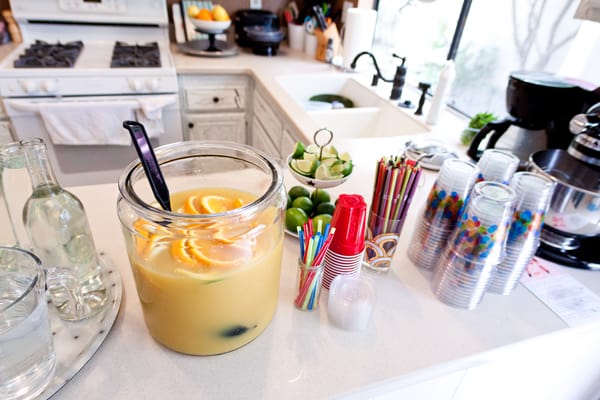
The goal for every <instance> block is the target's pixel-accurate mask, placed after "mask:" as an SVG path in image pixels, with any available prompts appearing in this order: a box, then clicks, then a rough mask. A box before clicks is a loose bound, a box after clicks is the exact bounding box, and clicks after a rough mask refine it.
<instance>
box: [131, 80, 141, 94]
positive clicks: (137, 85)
mask: <svg viewBox="0 0 600 400" xmlns="http://www.w3.org/2000/svg"><path fill="white" fill-rule="evenodd" d="M129 87H130V88H131V90H133V91H134V92H139V91H141V90H142V87H143V85H142V81H140V80H139V79H130V80H129Z"/></svg>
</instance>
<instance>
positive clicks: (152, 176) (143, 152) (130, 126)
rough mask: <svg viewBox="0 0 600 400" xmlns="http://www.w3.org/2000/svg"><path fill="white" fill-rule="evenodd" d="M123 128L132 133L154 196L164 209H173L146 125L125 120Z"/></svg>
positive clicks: (134, 144) (132, 138)
mask: <svg viewBox="0 0 600 400" xmlns="http://www.w3.org/2000/svg"><path fill="white" fill-rule="evenodd" d="M123 128H125V129H127V130H128V131H129V134H130V135H131V140H132V141H133V146H134V147H135V150H136V151H137V153H138V157H139V158H140V161H141V162H142V166H143V167H144V171H145V172H146V176H147V177H148V181H149V182H150V187H151V188H152V193H154V197H155V198H156V200H157V201H158V203H159V204H160V206H161V207H162V208H163V209H165V210H167V211H171V199H170V195H169V188H168V187H167V183H166V182H165V178H164V177H163V174H162V171H161V170H160V167H159V165H158V161H157V160H156V155H155V154H154V150H152V146H151V145H150V140H149V139H148V135H147V134H146V130H145V129H144V126H143V125H142V124H140V123H139V122H137V121H123Z"/></svg>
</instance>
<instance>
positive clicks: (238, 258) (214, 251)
mask: <svg viewBox="0 0 600 400" xmlns="http://www.w3.org/2000/svg"><path fill="white" fill-rule="evenodd" d="M189 242H190V254H191V255H192V256H193V257H194V259H196V260H197V261H199V262H200V263H201V264H204V265H206V266H212V267H226V266H234V265H239V263H240V262H243V261H244V260H248V259H250V258H252V248H251V247H250V245H249V243H243V242H242V243H240V242H238V243H236V244H237V245H233V244H219V243H216V242H212V241H202V240H194V239H190V240H189ZM244 244H245V245H244Z"/></svg>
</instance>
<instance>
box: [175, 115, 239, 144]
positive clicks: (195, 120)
mask: <svg viewBox="0 0 600 400" xmlns="http://www.w3.org/2000/svg"><path fill="white" fill-rule="evenodd" d="M183 126H184V129H185V130H186V139H187V140H226V141H230V142H236V143H246V142H247V140H246V114H245V113H243V112H237V113H218V114H185V115H184V116H183Z"/></svg>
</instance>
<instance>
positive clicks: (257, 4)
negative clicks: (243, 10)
mask: <svg viewBox="0 0 600 400" xmlns="http://www.w3.org/2000/svg"><path fill="white" fill-rule="evenodd" d="M250 8H255V9H256V8H262V0H250Z"/></svg>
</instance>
